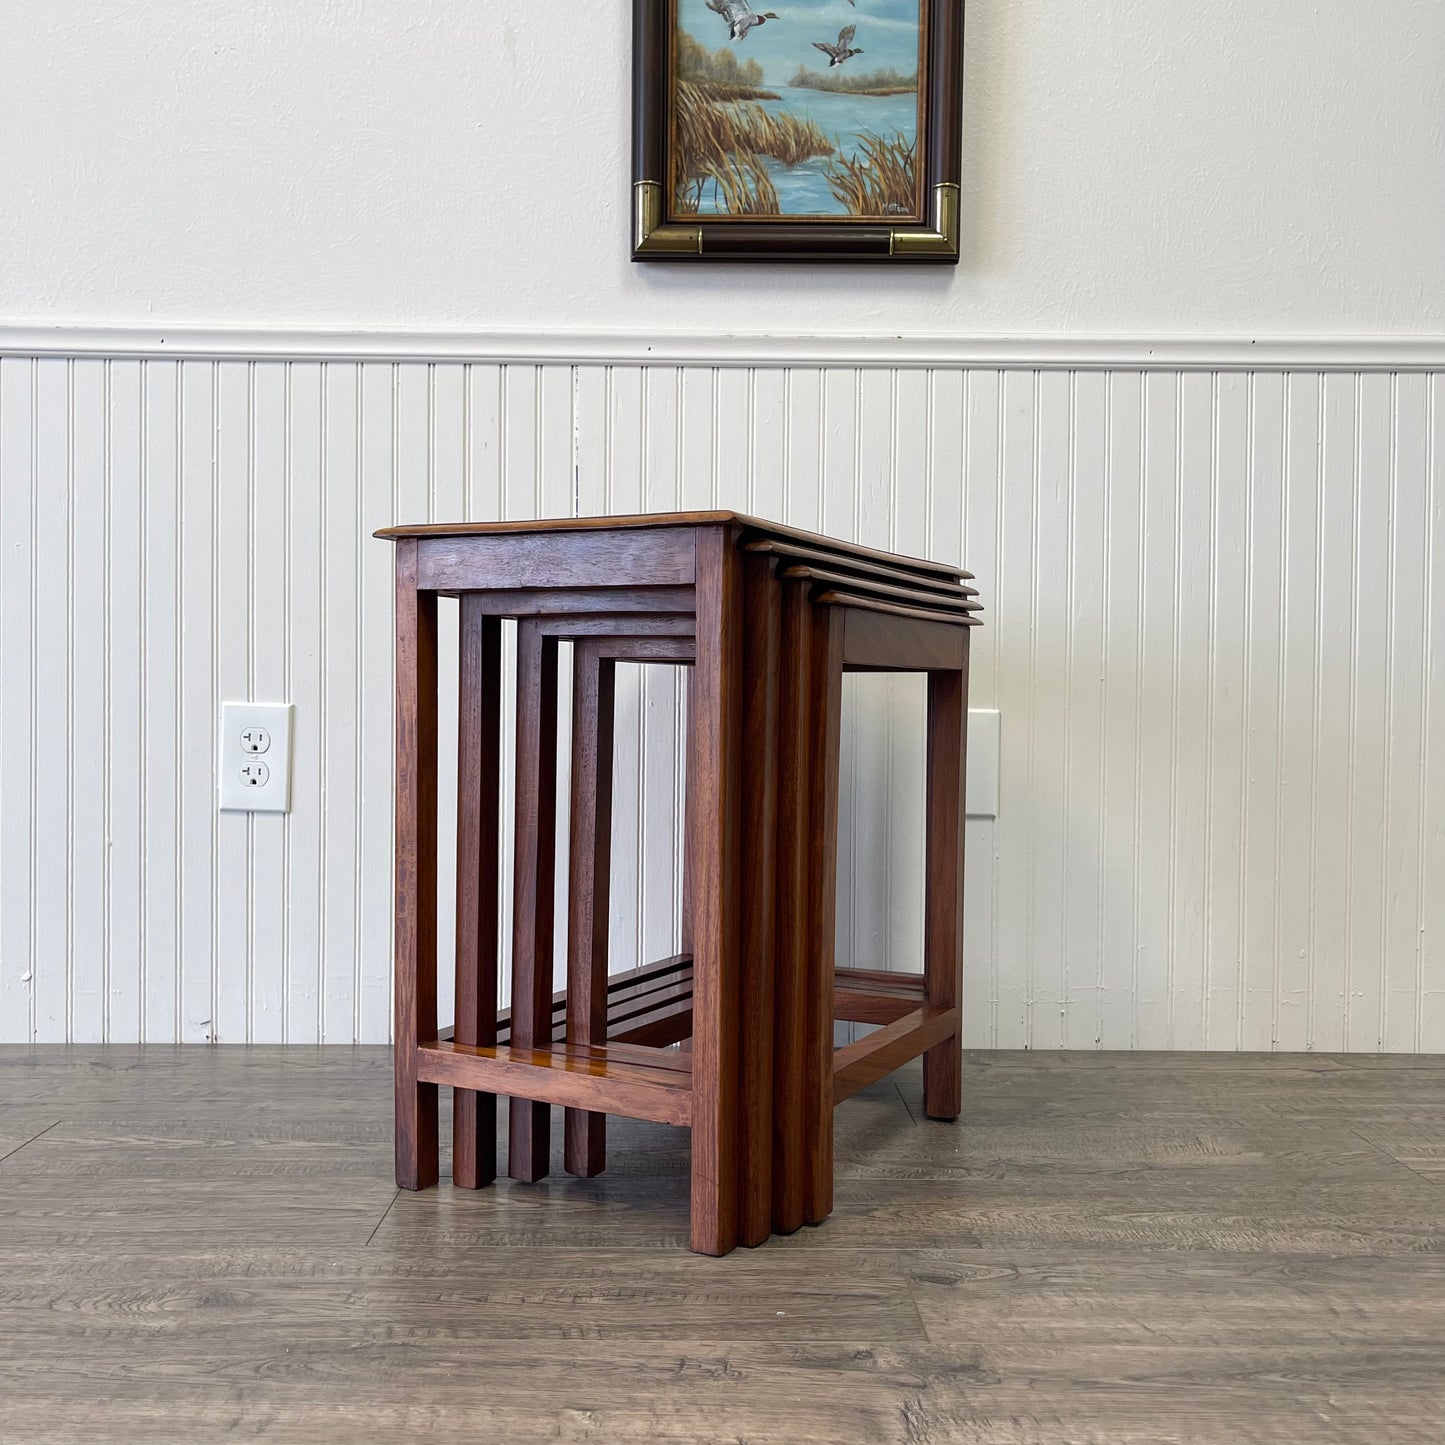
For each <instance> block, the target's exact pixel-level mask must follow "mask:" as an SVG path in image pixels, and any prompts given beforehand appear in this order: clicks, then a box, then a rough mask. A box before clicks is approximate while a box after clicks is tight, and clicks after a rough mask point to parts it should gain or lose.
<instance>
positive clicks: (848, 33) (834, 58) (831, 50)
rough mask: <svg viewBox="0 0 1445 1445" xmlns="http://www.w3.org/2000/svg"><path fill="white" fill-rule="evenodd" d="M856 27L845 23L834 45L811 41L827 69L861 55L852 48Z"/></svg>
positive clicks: (859, 51) (860, 52)
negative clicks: (824, 59)
mask: <svg viewBox="0 0 1445 1445" xmlns="http://www.w3.org/2000/svg"><path fill="white" fill-rule="evenodd" d="M708 3H709V4H711V3H712V0H708ZM857 28H858V27H857V26H856V25H845V26H844V27H843V28H842V29H841V30H840V31H839V32H838V43H837V44H836V45H829V44H828V42H827V41H826V40H815V41H814V42H813V44H814V45H815V46H816V47H817V48H818V49H819V50H821V51H822V52H823V54H824V55H826V56H828V69H829V70H831V69H832V68H833V67H834V66H835V65H842V63H843V62H844V61H845V60H850V59H852V57H853V56H855V55H862V53H863V52H862V51H861V50H854V49H853V48H852V45H853V32H854V31H855V30H857Z"/></svg>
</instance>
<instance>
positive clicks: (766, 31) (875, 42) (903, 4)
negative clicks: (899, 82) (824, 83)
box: [678, 0, 919, 85]
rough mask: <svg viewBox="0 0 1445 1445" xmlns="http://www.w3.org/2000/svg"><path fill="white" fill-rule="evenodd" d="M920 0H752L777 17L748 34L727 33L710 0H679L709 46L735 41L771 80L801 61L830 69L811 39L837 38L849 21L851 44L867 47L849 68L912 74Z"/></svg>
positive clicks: (691, 27) (743, 56) (693, 31)
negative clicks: (730, 36) (737, 38)
mask: <svg viewBox="0 0 1445 1445" xmlns="http://www.w3.org/2000/svg"><path fill="white" fill-rule="evenodd" d="M918 3H919V0H858V3H857V5H856V6H855V5H850V4H848V0H794V3H790V0H752V6H753V9H754V10H756V11H757V12H758V13H759V14H762V13H763V12H765V11H768V10H774V11H776V12H777V14H778V17H779V18H778V19H777V20H770V21H768V23H767V24H766V25H758V26H755V27H754V28H753V29H752V31H751V32H750V33H749V34H748V37H747V39H745V40H740V41H738V42H737V43H736V44H734V43H733V42H732V41H730V40H729V39H728V27H727V25H726V23H725V22H724V20H723V18H722V16H720V15H718V14H717V13H716V12H714V11H712V10H709V9H708V8H707V0H678V16H679V18H680V20H681V22H682V25H683V28H684V29H685V30H687V31H688V33H689V34H690V35H692V37H693V38H694V39H695V40H697V41H699V42H701V43H702V44H703V45H705V46H706V47H707V48H708V49H709V50H718V49H721V48H722V47H723V46H727V45H731V46H732V48H733V49H734V50H735V51H736V52H737V57H738V59H739V60H750V59H751V60H756V61H757V62H758V63H759V64H760V65H761V66H762V67H763V74H764V77H765V78H766V80H767V81H768V82H769V83H770V84H772V85H783V84H786V83H787V81H788V80H789V78H790V77H791V76H792V75H794V74H795V73H796V71H797V69H798V66H799V65H806V66H807V67H808V68H809V69H810V70H826V69H827V66H828V57H827V56H826V55H824V54H823V52H822V51H821V50H814V49H813V45H812V42H813V41H815V40H826V41H828V42H829V43H830V44H831V43H833V42H835V41H836V40H837V38H838V32H839V30H841V29H842V28H843V26H845V25H856V26H857V27H858V33H857V34H856V35H855V36H854V37H853V44H854V45H855V46H856V47H858V48H859V49H861V50H862V51H863V54H862V55H858V56H854V58H853V59H852V60H849V61H847V62H846V68H847V69H849V70H860V71H861V70H881V69H885V68H887V69H896V70H901V71H903V72H905V73H907V74H911V73H912V72H913V71H914V70H915V69H916V68H917V65H918Z"/></svg>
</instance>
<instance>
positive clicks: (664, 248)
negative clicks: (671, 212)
mask: <svg viewBox="0 0 1445 1445" xmlns="http://www.w3.org/2000/svg"><path fill="white" fill-rule="evenodd" d="M678 255H685V256H701V255H702V227H701V226H665V225H663V222H662V187H661V185H659V184H658V182H657V181H637V182H635V183H634V184H633V187H632V259H633V260H634V261H636V260H640V259H642V258H645V257H648V256H678Z"/></svg>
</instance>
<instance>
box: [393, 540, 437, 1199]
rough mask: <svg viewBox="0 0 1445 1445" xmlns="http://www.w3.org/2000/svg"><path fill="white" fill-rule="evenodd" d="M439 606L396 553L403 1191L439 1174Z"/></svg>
mask: <svg viewBox="0 0 1445 1445" xmlns="http://www.w3.org/2000/svg"><path fill="white" fill-rule="evenodd" d="M436 621H437V603H436V594H435V593H432V592H422V591H420V590H418V588H417V543H416V541H415V539H405V540H403V541H401V542H399V543H398V544H397V552H396V917H395V923H396V939H395V942H396V983H395V990H394V999H393V1002H394V1008H395V1019H394V1042H395V1085H396V1182H397V1187H398V1188H400V1189H425V1188H427V1187H428V1186H429V1185H432V1184H435V1183H436V1182H437V1176H438V1174H439V1172H440V1164H439V1152H440V1151H439V1148H438V1141H437V1086H436V1085H435V1084H425V1083H419V1082H418V1080H417V1046H418V1045H419V1044H421V1043H424V1042H428V1041H430V1040H432V1039H434V1038H435V1037H436V1032H437V978H436V844H437V798H436V779H437V768H436V761H437V756H436V755H437V626H436Z"/></svg>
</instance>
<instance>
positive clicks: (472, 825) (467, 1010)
mask: <svg viewBox="0 0 1445 1445" xmlns="http://www.w3.org/2000/svg"><path fill="white" fill-rule="evenodd" d="M482 602H483V598H482V597H481V596H480V595H479V594H476V593H466V594H464V595H463V597H462V599H461V628H460V633H461V639H460V641H461V648H460V651H461V667H460V675H459V687H458V711H457V948H456V1000H457V1011H456V1020H457V1026H456V1040H457V1042H458V1043H459V1044H480V1045H484V1046H490V1045H493V1044H495V1043H496V1041H497V912H498V877H497V866H498V825H499V821H500V804H501V800H500V793H501V774H500V769H501V706H502V624H501V621H500V619H498V618H496V617H489V616H487V615H486V613H485V611H484V610H483V607H482ZM496 1177H497V1101H496V1096H495V1095H493V1094H480V1093H477V1092H476V1091H475V1090H473V1089H456V1090H454V1091H453V1093H452V1182H453V1183H454V1184H455V1185H457V1186H458V1187H459V1188H462V1189H478V1188H480V1187H481V1186H482V1185H484V1184H490V1183H491V1182H492V1180H494V1179H495V1178H496Z"/></svg>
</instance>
